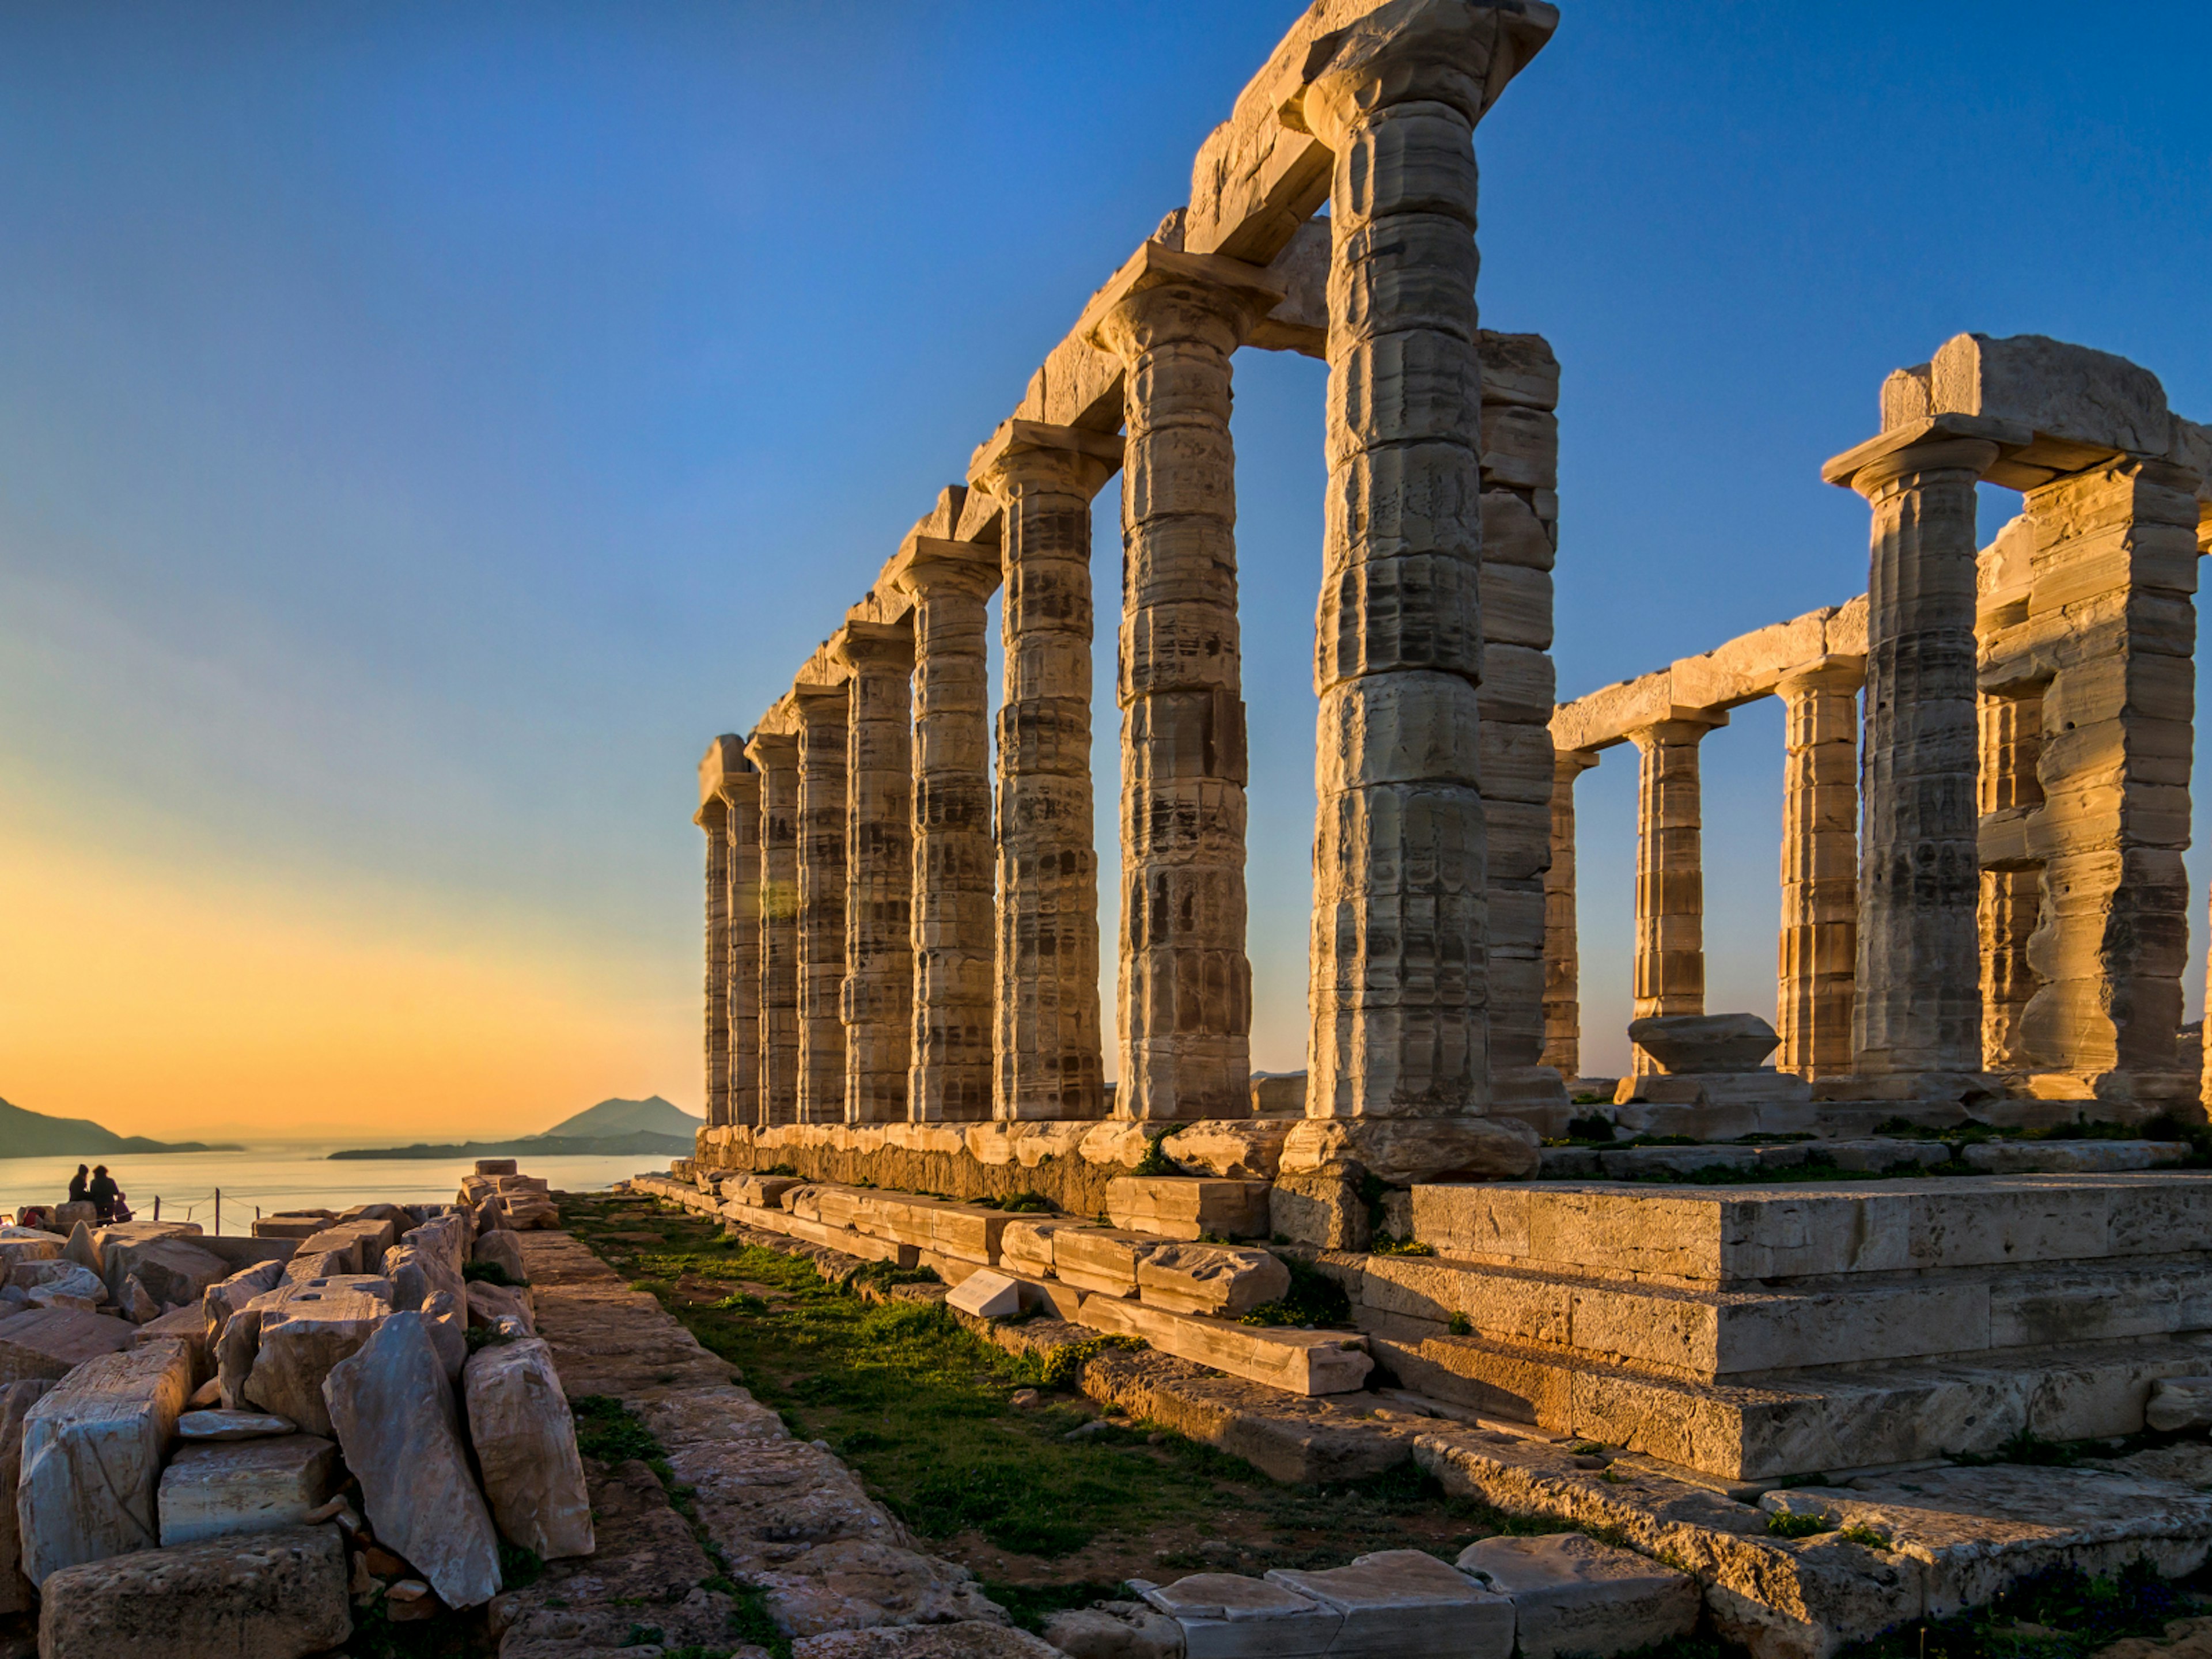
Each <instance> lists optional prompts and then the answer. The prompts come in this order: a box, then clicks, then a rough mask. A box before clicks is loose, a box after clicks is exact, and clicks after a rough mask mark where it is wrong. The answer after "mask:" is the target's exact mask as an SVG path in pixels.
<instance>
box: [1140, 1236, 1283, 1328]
mask: <svg viewBox="0 0 2212 1659" xmlns="http://www.w3.org/2000/svg"><path fill="white" fill-rule="evenodd" d="M1290 1288H1291V1273H1290V1269H1289V1268H1287V1267H1284V1266H1283V1264H1282V1263H1281V1262H1280V1261H1277V1260H1276V1259H1275V1258H1274V1257H1273V1256H1272V1255H1269V1254H1268V1253H1267V1251H1265V1250H1255V1249H1237V1248H1236V1247H1235V1246H1233V1245H1228V1244H1168V1245H1164V1246H1162V1247H1161V1248H1160V1249H1157V1250H1154V1251H1152V1252H1151V1253H1150V1254H1149V1255H1146V1256H1144V1257H1142V1258H1141V1259H1139V1261H1138V1263H1137V1294H1138V1296H1139V1297H1141V1298H1142V1299H1143V1300H1145V1301H1146V1302H1148V1303H1150V1304H1152V1306H1154V1307H1156V1308H1166V1309H1169V1310H1171V1311H1173V1312H1176V1313H1189V1314H1212V1315H1214V1316H1218V1317H1225V1318H1229V1319H1235V1318H1237V1317H1239V1316H1242V1315H1244V1314H1248V1313H1249V1312H1251V1311H1252V1310H1253V1309H1255V1308H1256V1307H1259V1306H1260V1305H1261V1304H1262V1303H1267V1302H1274V1301H1277V1300H1279V1299H1280V1298H1281V1297H1283V1295H1284V1294H1285V1292H1287V1291H1289V1290H1290Z"/></svg>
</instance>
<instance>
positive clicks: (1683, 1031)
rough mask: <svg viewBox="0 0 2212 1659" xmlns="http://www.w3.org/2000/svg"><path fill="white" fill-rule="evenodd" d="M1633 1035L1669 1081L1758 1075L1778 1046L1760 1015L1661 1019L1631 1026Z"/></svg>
mask: <svg viewBox="0 0 2212 1659" xmlns="http://www.w3.org/2000/svg"><path fill="white" fill-rule="evenodd" d="M1628 1035H1629V1037H1630V1040H1631V1041H1632V1042H1635V1043H1636V1045H1637V1046H1638V1048H1642V1049H1643V1050H1644V1052H1645V1053H1646V1054H1649V1055H1650V1057H1651V1059H1652V1060H1653V1061H1654V1062H1655V1063H1656V1066H1657V1067H1658V1069H1659V1071H1660V1072H1661V1073H1663V1074H1664V1075H1667V1076H1669V1077H1679V1076H1682V1075H1684V1074H1687V1073H1696V1074H1699V1075H1703V1074H1705V1073H1730V1072H1755V1071H1758V1070H1759V1068H1760V1066H1762V1065H1763V1064H1764V1063H1765V1060H1766V1057H1767V1056H1768V1055H1769V1054H1772V1053H1773V1052H1774V1048H1775V1044H1776V1042H1778V1038H1777V1037H1776V1036H1775V1034H1774V1028H1773V1027H1772V1026H1771V1025H1769V1024H1767V1023H1766V1022H1765V1020H1763V1019H1761V1018H1759V1016H1758V1015H1757V1014H1667V1015H1657V1016H1652V1017H1648V1018H1642V1019H1634V1020H1631V1021H1630V1022H1629V1024H1628Z"/></svg>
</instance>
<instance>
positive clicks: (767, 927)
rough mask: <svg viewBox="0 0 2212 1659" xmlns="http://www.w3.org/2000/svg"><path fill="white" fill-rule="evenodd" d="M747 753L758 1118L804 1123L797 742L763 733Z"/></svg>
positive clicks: (765, 1123)
mask: <svg viewBox="0 0 2212 1659" xmlns="http://www.w3.org/2000/svg"><path fill="white" fill-rule="evenodd" d="M745 754H746V756H747V757H748V758H749V759H750V760H751V762H752V763H753V767H754V769H755V770H756V771H757V772H758V773H759V775H760V811H761V818H760V848H761V854H760V857H761V882H760V984H761V990H760V1114H759V1116H758V1119H757V1122H758V1123H759V1126H760V1127H762V1128H763V1129H772V1128H775V1127H779V1126H781V1125H783V1124H787V1123H796V1122H798V1121H799V739H798V738H794V737H793V736H791V735H790V734H789V733H787V732H755V733H754V734H753V738H752V741H751V742H750V743H749V744H746V745H745Z"/></svg>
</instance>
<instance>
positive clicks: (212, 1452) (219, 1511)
mask: <svg viewBox="0 0 2212 1659" xmlns="http://www.w3.org/2000/svg"><path fill="white" fill-rule="evenodd" d="M337 1452H338V1449H337V1447H336V1446H334V1445H332V1444H331V1443H330V1442H329V1441H327V1440H325V1439H324V1438H323V1437H321V1436H320V1435H313V1434H287V1435H280V1436H277V1437H275V1438H272V1439H260V1440H234V1441H214V1442H197V1443H195V1442H187V1443H185V1444H184V1445H182V1446H179V1448H178V1449H177V1455H175V1456H174V1457H173V1458H171V1459H170V1460H169V1467H168V1468H166V1469H164V1470H162V1471H161V1492H160V1507H161V1542H162V1544H163V1545H164V1546H165V1547H166V1546H168V1545H172V1544H197V1543H198V1542H199V1541H201V1540H203V1539H207V1538H218V1537H222V1536H223V1535H225V1534H230V1533H252V1532H273V1531H275V1530H276V1528H279V1527H294V1526H299V1525H301V1524H302V1523H303V1522H306V1520H307V1516H309V1515H311V1514H313V1512H314V1511H315V1510H318V1509H319V1508H320V1507H321V1506H322V1505H323V1504H325V1502H327V1501H328V1499H329V1498H330V1495H331V1479H332V1477H333V1475H334V1474H336V1472H337Z"/></svg>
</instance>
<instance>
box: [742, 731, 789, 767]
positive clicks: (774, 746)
mask: <svg viewBox="0 0 2212 1659" xmlns="http://www.w3.org/2000/svg"><path fill="white" fill-rule="evenodd" d="M745 758H746V759H748V760H750V761H751V762H752V763H753V764H754V765H755V766H756V767H757V768H759V769H760V770H762V771H763V772H776V771H789V770H791V769H793V768H794V767H796V766H797V765H798V764H799V737H798V734H797V733H796V732H754V733H753V734H752V737H751V738H750V739H748V740H747V742H746V744H745Z"/></svg>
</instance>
